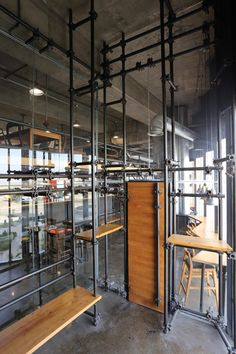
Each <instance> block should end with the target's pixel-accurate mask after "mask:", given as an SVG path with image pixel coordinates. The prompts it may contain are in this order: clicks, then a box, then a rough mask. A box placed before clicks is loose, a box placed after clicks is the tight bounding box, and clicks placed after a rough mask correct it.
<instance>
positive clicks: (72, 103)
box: [69, 9, 76, 288]
mask: <svg viewBox="0 0 236 354" xmlns="http://www.w3.org/2000/svg"><path fill="white" fill-rule="evenodd" d="M72 26H73V18H72V10H71V9H69V65H70V173H71V176H70V181H71V245H72V274H73V287H74V288H75V287H76V257H75V250H76V243H75V242H76V240H75V186H74V128H73V118H74V117H73V114H74V82H73V80H74V77H73V72H74V60H73V56H74V49H73V27H72Z"/></svg>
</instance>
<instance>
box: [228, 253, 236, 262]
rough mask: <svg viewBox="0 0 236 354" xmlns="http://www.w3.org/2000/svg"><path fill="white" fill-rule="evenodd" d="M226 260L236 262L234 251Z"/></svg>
mask: <svg viewBox="0 0 236 354" xmlns="http://www.w3.org/2000/svg"><path fill="white" fill-rule="evenodd" d="M228 259H231V260H233V261H236V251H235V252H231V253H229V254H228Z"/></svg>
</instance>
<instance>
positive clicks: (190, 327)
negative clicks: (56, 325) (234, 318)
mask: <svg viewBox="0 0 236 354" xmlns="http://www.w3.org/2000/svg"><path fill="white" fill-rule="evenodd" d="M102 295H103V299H102V301H101V302H100V304H99V312H100V313H101V318H100V322H99V324H98V325H97V327H95V326H93V324H92V322H91V318H90V317H88V316H86V315H83V316H81V317H80V318H78V319H77V320H76V321H74V322H73V323H72V324H71V325H70V326H68V327H67V328H66V329H65V330H63V331H62V332H60V333H59V334H58V335H57V336H56V337H54V338H53V339H51V340H50V341H49V342H48V343H46V344H45V345H44V346H43V347H41V349H39V350H38V351H37V352H36V353H37V354H49V353H50V354H52V353H53V354H69V353H70V354H71V353H81V354H85V353H86V354H95V353H96V354H100V353H101V354H124V353H130V354H136V353H137V354H162V353H163V354H164V353H165V354H190V353H191V354H226V353H227V350H226V348H225V346H224V344H223V342H222V340H221V338H220V337H219V335H218V332H217V331H216V330H215V329H214V328H213V327H212V326H211V325H210V324H208V323H204V322H202V321H199V320H193V319H191V318H189V317H187V316H185V315H182V314H179V315H178V316H177V318H176V321H175V323H174V327H173V330H172V332H170V333H169V334H164V333H163V332H162V315H159V314H157V313H156V312H154V311H151V310H149V309H146V308H144V307H142V306H139V305H135V304H132V303H129V302H127V301H126V300H125V299H123V298H122V297H120V296H118V295H116V294H113V293H102Z"/></svg>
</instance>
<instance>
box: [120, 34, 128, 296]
mask: <svg viewBox="0 0 236 354" xmlns="http://www.w3.org/2000/svg"><path fill="white" fill-rule="evenodd" d="M125 46H126V43H125V34H124V32H122V40H121V57H122V59H121V65H122V66H121V71H122V75H121V79H122V119H123V163H124V166H126V163H127V131H126V87H125V86H126V85H125V78H126V74H125ZM123 183H124V193H125V197H126V194H127V188H126V173H124V174H123ZM123 211H124V288H125V291H126V294H128V239H127V220H126V219H127V212H126V203H125V201H124V203H123Z"/></svg>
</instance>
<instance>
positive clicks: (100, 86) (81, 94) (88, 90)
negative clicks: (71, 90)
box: [78, 85, 112, 97]
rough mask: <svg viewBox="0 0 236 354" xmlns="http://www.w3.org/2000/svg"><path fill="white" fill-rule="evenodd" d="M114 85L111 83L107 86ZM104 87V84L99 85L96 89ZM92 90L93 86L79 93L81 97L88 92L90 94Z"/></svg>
mask: <svg viewBox="0 0 236 354" xmlns="http://www.w3.org/2000/svg"><path fill="white" fill-rule="evenodd" d="M111 86H112V85H109V86H107V87H111ZM103 88H104V86H103V85H98V86H97V87H96V91H97V90H102V89H103ZM90 92H91V86H90V87H89V88H88V89H87V90H84V91H82V92H79V93H78V96H79V97H81V96H84V95H87V94H89V93H90Z"/></svg>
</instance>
